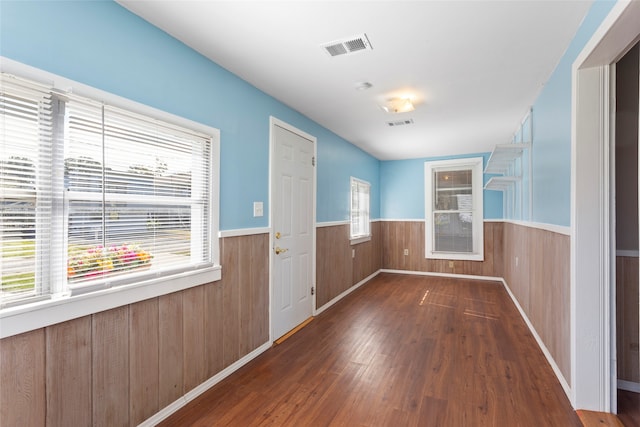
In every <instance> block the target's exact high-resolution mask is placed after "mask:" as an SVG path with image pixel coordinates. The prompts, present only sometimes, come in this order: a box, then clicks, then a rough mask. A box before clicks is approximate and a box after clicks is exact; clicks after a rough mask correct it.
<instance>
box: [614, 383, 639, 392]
mask: <svg viewBox="0 0 640 427" xmlns="http://www.w3.org/2000/svg"><path fill="white" fill-rule="evenodd" d="M618 388H619V389H620V390H626V391H631V392H633V393H640V383H634V382H631V381H625V380H618Z"/></svg>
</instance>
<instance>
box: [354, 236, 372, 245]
mask: <svg viewBox="0 0 640 427" xmlns="http://www.w3.org/2000/svg"><path fill="white" fill-rule="evenodd" d="M370 240H371V236H362V237H356V238H355V239H350V240H349V243H351V246H353V245H357V244H359V243H364V242H368V241H370Z"/></svg>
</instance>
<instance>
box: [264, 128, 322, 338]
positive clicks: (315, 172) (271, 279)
mask: <svg viewBox="0 0 640 427" xmlns="http://www.w3.org/2000/svg"><path fill="white" fill-rule="evenodd" d="M275 126H278V127H280V128H282V129H285V130H288V131H290V132H292V133H295V134H297V135H298V136H300V137H302V138H305V139H307V140H309V141H311V142H312V143H313V158H314V159H317V158H318V139H317V138H316V137H315V136H312V135H310V134H308V133H306V132H304V131H302V130H300V129H298V128H296V127H294V126H292V125H290V124H288V123H286V122H284V121H282V120H280V119H277V118H276V117H273V116H269V230H270V232H269V248H270V249H269V342H273V341H274V340H275V339H277V338H279V337H275V336H273V313H272V305H273V301H272V298H273V286H274V277H273V275H274V268H273V265H274V257H273V255H274V252H273V250H272V249H271V248H273V247H274V235H273V234H274V230H273V224H274V213H275V208H274V203H273V183H274V177H273V174H274V162H275V155H274V152H275V137H274V133H275V132H274V127H275ZM317 164H318V162H317V161H315V160H314V167H313V207H312V210H313V212H312V218H313V219H312V223H311V230H312V234H313V235H312V243H311V251H312V253H311V277H312V282H313V283H312V286H313V288H314V289H317V283H316V213H317V186H318V185H317V183H318V167H317ZM316 295H317V292H313V295H312V297H311V298H312V302H311V313H313V312H314V311H315V308H316Z"/></svg>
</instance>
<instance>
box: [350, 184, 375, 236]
mask: <svg viewBox="0 0 640 427" xmlns="http://www.w3.org/2000/svg"><path fill="white" fill-rule="evenodd" d="M370 192H371V184H369V183H368V182H366V181H362V180H360V179H357V178H353V177H351V232H350V238H351V243H352V244H354V243H360V242H363V241H366V240H368V239H369V238H370V237H371V226H370V220H371V219H370V217H369V194H370Z"/></svg>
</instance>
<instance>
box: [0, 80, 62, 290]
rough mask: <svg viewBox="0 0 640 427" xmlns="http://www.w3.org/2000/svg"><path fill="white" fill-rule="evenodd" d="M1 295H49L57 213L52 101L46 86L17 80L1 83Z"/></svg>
mask: <svg viewBox="0 0 640 427" xmlns="http://www.w3.org/2000/svg"><path fill="white" fill-rule="evenodd" d="M0 83H1V85H0V136H1V137H2V146H1V148H0V156H1V157H0V243H1V245H2V256H1V257H0V274H1V275H2V284H1V285H0V286H1V287H0V296H1V297H2V301H8V300H16V299H24V300H32V299H34V298H38V297H41V296H43V295H48V294H49V293H50V292H51V282H50V279H49V275H48V270H47V269H43V268H41V265H42V262H43V260H44V261H45V262H46V259H47V258H48V256H49V253H50V245H51V241H52V230H51V222H50V218H51V215H52V209H53V191H52V180H51V176H52V171H53V168H52V159H53V139H52V117H53V113H52V103H51V94H50V91H49V89H48V88H47V87H44V86H40V85H38V84H34V83H31V82H28V81H25V80H21V79H18V78H5V77H3V78H2V81H0Z"/></svg>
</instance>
